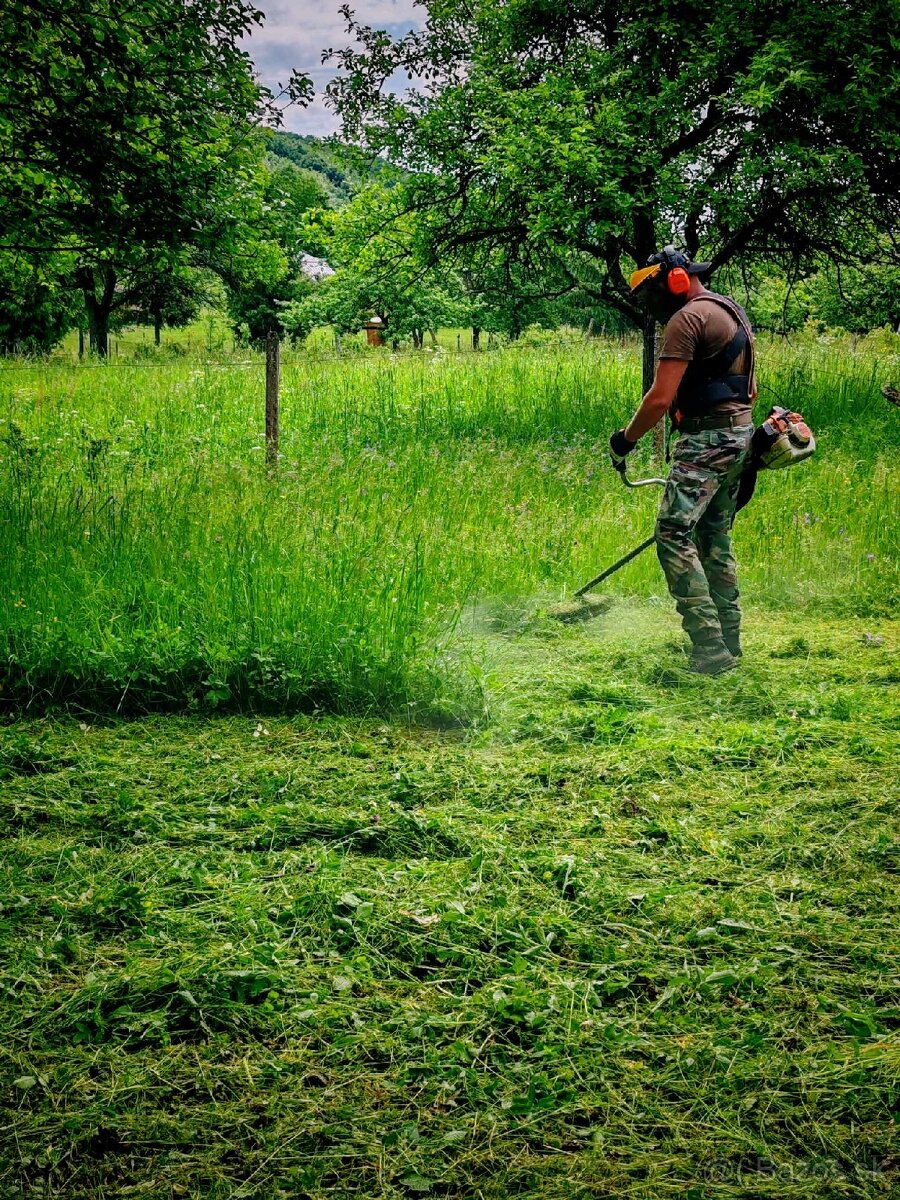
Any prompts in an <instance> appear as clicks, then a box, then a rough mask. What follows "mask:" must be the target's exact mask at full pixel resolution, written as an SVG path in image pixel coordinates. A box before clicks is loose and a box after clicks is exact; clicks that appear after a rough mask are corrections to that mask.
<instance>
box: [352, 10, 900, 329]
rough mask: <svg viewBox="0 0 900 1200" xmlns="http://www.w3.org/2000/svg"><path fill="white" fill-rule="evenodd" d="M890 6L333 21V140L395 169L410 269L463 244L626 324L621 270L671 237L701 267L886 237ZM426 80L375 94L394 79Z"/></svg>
mask: <svg viewBox="0 0 900 1200" xmlns="http://www.w3.org/2000/svg"><path fill="white" fill-rule="evenodd" d="M891 8H892V6H891V5H890V4H887V3H886V2H885V0H866V2H865V3H857V4H853V5H850V6H848V5H847V4H845V3H844V2H843V0H803V2H802V3H797V2H792V3H790V4H787V3H781V2H778V3H774V4H773V3H769V2H768V0H755V2H754V3H750V4H747V3H746V2H745V0H725V2H723V3H719V4H716V5H712V6H710V5H706V4H699V3H688V4H686V5H685V4H682V3H677V4H676V3H672V2H671V0H657V2H655V3H650V4H648V3H646V0H640V2H638V0H630V2H628V3H625V4H622V3H620V2H618V0H616V2H615V3H613V2H612V0H610V2H608V3H592V4H585V3H581V2H580V0H552V2H550V3H547V2H545V0H524V2H522V3H516V4H508V5H503V6H500V7H497V6H491V5H486V4H485V5H476V6H474V7H470V8H468V9H466V10H465V11H462V10H460V8H459V6H454V5H448V4H446V3H444V2H443V0H428V2H427V3H426V4H425V5H424V10H425V11H424V13H423V22H422V28H421V29H420V30H419V31H417V32H413V33H410V34H409V35H408V36H406V37H402V38H400V39H398V40H396V41H394V40H392V39H391V37H390V36H389V35H388V34H386V33H384V32H379V31H376V30H372V29H370V28H367V27H366V26H364V25H362V24H360V23H359V22H358V21H357V20H356V19H355V18H354V17H353V15H352V13H349V12H348V14H347V20H348V31H349V33H350V35H351V36H352V38H353V40H354V42H355V46H354V47H351V48H348V49H346V50H343V51H340V52H338V53H336V54H334V55H333V59H334V61H336V63H337V64H338V65H339V66H340V67H342V68H343V73H342V75H341V76H340V77H339V78H337V79H335V80H334V81H333V82H332V84H331V85H330V88H329V92H330V97H331V101H332V103H333V105H334V106H335V108H336V110H337V111H338V113H339V114H340V115H341V117H342V118H343V123H344V131H345V134H346V136H347V137H348V138H350V139H351V140H354V141H356V142H358V143H359V144H360V145H363V146H365V147H367V148H368V150H369V151H370V152H371V153H382V154H384V155H385V156H386V157H387V158H388V159H390V160H392V161H395V162H398V163H402V164H403V165H404V166H405V167H406V168H407V169H409V170H410V172H411V178H410V181H409V188H408V190H407V191H406V192H405V193H404V194H401V193H399V192H398V194H397V195H396V197H395V201H396V208H397V212H398V214H399V213H401V212H403V211H406V210H407V209H408V208H409V207H411V206H412V207H414V208H415V209H416V210H417V211H419V212H421V213H422V214H424V216H425V222H424V228H425V231H426V238H427V246H428V250H429V258H430V261H431V262H433V263H437V262H439V261H440V262H442V264H443V265H445V266H446V265H447V264H448V262H449V261H450V259H451V258H452V259H453V260H454V261H455V260H457V259H458V258H466V257H468V256H470V255H471V254H472V252H473V248H474V247H477V246H479V245H485V246H488V247H490V252H491V253H492V254H493V253H497V252H498V251H502V252H503V254H504V256H505V257H506V258H507V259H512V260H515V261H516V262H518V263H520V264H522V265H523V266H524V267H525V268H526V269H529V270H537V271H538V272H547V271H551V272H553V271H556V272H559V273H560V274H561V275H562V276H563V277H566V276H568V278H569V279H570V281H577V282H578V283H579V285H580V286H582V287H583V288H585V289H586V290H589V291H590V292H592V293H594V294H596V295H597V296H598V297H599V298H600V299H602V300H604V301H606V302H608V303H613V304H615V305H616V306H618V307H619V308H620V309H621V310H622V311H623V312H625V313H627V314H629V315H630V316H631V317H633V318H634V319H635V320H641V317H640V314H639V313H637V311H636V310H635V308H634V306H633V304H632V302H631V300H630V298H629V295H628V289H627V284H626V282H625V279H624V277H623V272H622V265H623V262H624V261H627V260H628V259H631V260H636V261H638V262H641V261H643V260H644V259H645V258H646V256H647V255H648V254H649V253H650V252H651V251H652V250H653V249H654V248H655V247H656V245H658V244H659V243H660V242H661V241H662V240H669V239H671V238H672V237H673V236H678V237H683V239H684V241H685V243H686V245H687V248H688V250H689V251H690V252H691V253H695V252H696V251H697V250H699V249H700V248H701V247H702V249H703V251H704V252H705V253H706V254H710V255H712V257H713V259H714V261H715V263H717V264H724V263H727V262H729V261H732V260H736V259H740V260H741V261H742V262H743V263H745V264H746V263H747V260H748V259H749V258H751V257H752V256H754V255H755V256H757V257H758V258H760V259H767V260H772V259H777V258H783V259H785V260H787V261H788V262H789V263H791V264H796V262H798V261H799V262H800V263H802V264H805V265H807V266H810V265H812V259H813V257H814V256H816V255H820V254H823V253H824V254H826V255H828V254H830V253H834V254H839V255H841V256H845V257H846V256H847V255H851V254H853V253H857V252H862V251H866V250H868V249H869V248H870V247H871V245H872V244H873V242H874V241H875V240H876V236H877V234H878V233H879V232H880V231H883V230H885V229H891V228H896V225H897V217H898V209H897V204H898V201H897V189H896V184H895V180H894V177H893V175H894V172H893V168H892V166H891V164H892V163H893V162H894V161H895V160H896V157H897V153H898V150H900V133H898V130H900V120H898V104H900V101H898V96H897V91H896V89H895V87H894V85H893V71H892V69H891V68H892V64H893V61H894V58H895V53H896V47H895V45H894V42H893V33H892V21H891V18H890V16H889V12H890V11H891ZM398 70H399V71H403V72H405V73H406V74H408V75H409V76H411V77H412V78H420V79H423V80H426V81H427V86H426V87H422V88H420V89H415V88H414V89H413V90H412V91H410V92H408V93H405V94H402V95H397V94H394V93H387V92H385V91H384V90H383V89H382V86H381V84H382V80H384V79H386V78H388V77H389V76H390V75H391V74H392V72H394V71H398Z"/></svg>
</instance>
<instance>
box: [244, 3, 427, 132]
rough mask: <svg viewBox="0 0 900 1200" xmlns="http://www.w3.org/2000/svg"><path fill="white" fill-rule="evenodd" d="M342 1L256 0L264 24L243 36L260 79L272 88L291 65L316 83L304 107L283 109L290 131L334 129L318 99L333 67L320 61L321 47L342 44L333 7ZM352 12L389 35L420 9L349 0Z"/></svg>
mask: <svg viewBox="0 0 900 1200" xmlns="http://www.w3.org/2000/svg"><path fill="white" fill-rule="evenodd" d="M341 2H342V0H256V4H257V7H258V8H260V9H262V11H263V12H264V13H265V14H266V20H265V24H264V25H263V27H262V29H258V30H257V31H256V32H255V33H254V34H253V35H252V36H251V37H250V38H249V39H248V41H247V49H248V50H249V51H250V54H251V56H252V58H253V61H254V62H255V63H256V67H257V70H258V71H259V74H260V78H261V80H262V82H263V83H264V84H266V85H267V86H268V87H270V88H271V89H272V90H273V91H275V90H276V89H277V85H278V83H279V82H281V83H284V82H285V80H286V79H287V78H288V76H289V74H290V72H291V70H292V69H295V70H300V71H306V72H308V73H309V75H311V76H312V80H313V83H314V84H315V87H316V99H315V101H314V102H313V103H312V104H311V105H310V106H309V107H308V108H306V109H288V111H287V112H286V113H285V115H284V128H285V129H290V130H293V132H294V133H315V134H318V135H319V136H322V135H324V134H328V133H334V132H335V130H336V128H337V122H336V121H335V119H334V116H333V114H332V113H331V112H330V111H329V110H328V109H327V108H326V107H325V105H324V104H323V103H322V91H323V90H324V88H325V85H326V83H327V82H328V80H329V79H331V78H332V77H333V76H334V74H335V70H334V68H333V67H332V66H323V65H322V51H323V50H325V49H328V48H329V47H330V48H333V49H339V48H341V47H343V46H346V45H347V32H346V29H345V26H344V21H343V18H342V17H341V16H340V14H339V12H338V8H339V7H340V4H341ZM350 6H351V8H352V9H353V10H354V11H355V13H356V15H357V17H358V18H359V19H360V20H362V21H364V22H365V24H367V25H372V26H374V27H375V28H377V29H386V30H387V31H388V33H390V34H391V35H392V36H393V37H399V36H401V35H402V34H404V33H408V32H409V30H410V29H414V28H417V27H418V26H419V24H420V23H421V17H422V9H421V8H416V6H415V4H414V3H413V0H355V2H354V0H350Z"/></svg>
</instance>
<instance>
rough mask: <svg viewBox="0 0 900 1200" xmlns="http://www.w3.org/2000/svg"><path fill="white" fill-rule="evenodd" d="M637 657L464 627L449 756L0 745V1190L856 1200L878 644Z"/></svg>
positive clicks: (158, 733) (881, 650)
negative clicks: (468, 669) (475, 719)
mask: <svg viewBox="0 0 900 1200" xmlns="http://www.w3.org/2000/svg"><path fill="white" fill-rule="evenodd" d="M674 633H675V619H674V616H673V615H672V614H671V613H670V612H669V610H668V605H667V604H665V605H653V604H652V603H651V604H648V603H640V604H637V603H635V604H633V605H631V606H624V605H621V604H620V605H616V606H615V607H614V608H613V609H612V610H611V612H610V613H609V614H608V615H607V616H606V617H602V618H600V620H599V621H598V622H597V623H595V624H594V625H593V626H581V627H571V628H569V627H562V626H558V625H553V624H551V623H549V622H546V623H542V622H540V621H536V622H534V623H532V625H531V626H530V627H529V628H528V630H527V631H526V632H522V633H518V634H512V635H509V636H506V637H501V636H494V637H490V638H487V639H486V643H485V645H484V646H483V647H482V649H483V653H484V656H485V658H486V661H487V662H488V664H489V665H488V676H487V683H486V687H487V703H488V709H489V713H490V716H491V718H492V724H491V725H490V726H489V727H488V726H485V727H484V728H482V729H479V728H478V727H477V726H476V727H475V728H472V729H470V730H469V732H468V733H467V734H466V735H461V734H452V733H440V732H436V731H432V732H426V731H422V730H416V729H415V728H413V727H412V726H409V725H404V724H398V723H386V722H384V721H382V720H371V719H358V718H352V717H346V718H335V717H327V716H319V717H310V716H307V717H295V718H293V719H287V718H284V717H277V716H274V717H267V718H264V719H257V718H252V719H251V718H246V717H227V718H226V717H222V718H215V719H213V720H203V719H202V718H198V717H189V716H182V717H169V718H162V717H158V716H157V717H148V718H144V719H142V720H139V721H135V722H132V723H125V722H121V721H118V722H117V721H114V720H111V721H90V722H87V721H85V722H81V723H79V722H78V721H77V720H44V721H41V720H30V721H20V722H18V723H16V724H12V725H9V726H8V727H7V728H5V729H4V730H3V731H2V742H0V773H2V776H3V779H2V784H0V788H2V805H3V807H2V820H3V823H4V836H5V838H6V839H7V841H6V847H7V849H6V852H5V854H4V856H3V859H2V866H0V897H2V910H0V952H2V962H0V996H2V1009H0V1056H2V1059H0V1062H2V1068H0V1071H2V1074H0V1082H2V1089H3V1090H2V1095H3V1101H4V1105H5V1111H4V1113H3V1114H2V1116H0V1139H2V1149H0V1195H2V1196H4V1197H7V1196H8V1197H10V1198H12V1197H19V1196H22V1195H25V1196H35V1197H37V1196H41V1197H51V1196H53V1197H57V1196H58V1197H65V1198H66V1200H97V1198H98V1197H107V1196H108V1197H113V1196H116V1197H120V1196H121V1197H125V1196H140V1197H151V1198H154V1200H155V1198H159V1200H162V1198H163V1197H165V1198H167V1200H168V1198H170V1197H175V1196H178V1197H192V1198H196V1200H201V1198H202V1200H219V1198H222V1200H224V1198H225V1197H228V1198H229V1200H231V1198H234V1200H237V1198H238V1197H241V1198H246V1200H251V1198H252V1200H272V1198H274V1197H308V1198H309V1200H325V1198H326V1197H327V1198H329V1200H337V1198H345V1197H346V1198H348V1197H394V1198H400V1197H410V1196H417V1195H421V1196H428V1195H433V1196H446V1197H458V1198H460V1200H462V1198H467V1200H468V1198H474V1197H479V1198H481V1200H506V1198H507V1197H511V1196H517V1197H518V1196H533V1197H540V1200H557V1198H558V1200H563V1198H565V1200H580V1198H587V1197H601V1196H602V1197H609V1198H613V1197H640V1198H641V1200H665V1198H667V1197H668V1198H676V1197H677V1198H678V1200H720V1198H723V1197H753V1198H762V1197H772V1198H773V1200H774V1198H776V1197H777V1198H778V1200H800V1198H803V1200H837V1198H838V1197H840V1198H846V1197H873V1198H875V1197H887V1196H889V1195H896V1194H897V1191H898V1188H900V1161H898V1155H897V1146H898V1137H897V1126H896V1116H895V1114H896V1104H897V1100H898V1098H900V1088H898V1082H900V1042H898V1029H900V935H898V929H900V889H898V886H897V880H898V871H900V850H898V817H897V803H896V760H895V750H896V733H897V726H898V711H897V706H896V684H897V682H898V678H900V674H898V663H897V656H896V655H897V633H896V627H895V626H894V625H892V624H891V623H890V622H888V621H886V620H880V621H877V622H871V621H870V622H868V623H853V622H844V623H842V624H839V623H838V622H836V621H834V620H830V619H826V618H824V617H819V618H814V617H807V618H805V619H804V620H803V621H802V622H801V621H798V620H797V619H796V618H794V617H792V618H791V619H785V620H784V621H777V620H773V619H772V617H771V615H760V616H756V617H753V618H751V620H750V622H749V633H748V637H747V657H746V658H745V660H744V662H743V664H742V666H741V668H740V670H739V671H738V672H735V673H733V674H731V675H730V676H726V677H724V678H723V679H718V680H707V679H703V678H698V677H694V676H691V675H689V674H688V673H687V672H686V671H685V668H684V658H683V655H681V654H680V653H679V652H677V651H676V650H674V649H673V648H672V647H671V646H670V644H669V639H671V638H672V636H673V635H674Z"/></svg>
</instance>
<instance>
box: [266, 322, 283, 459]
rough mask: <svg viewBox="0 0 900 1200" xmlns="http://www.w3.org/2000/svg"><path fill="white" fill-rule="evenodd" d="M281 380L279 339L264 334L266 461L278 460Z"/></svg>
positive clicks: (272, 332) (272, 333)
mask: <svg viewBox="0 0 900 1200" xmlns="http://www.w3.org/2000/svg"><path fill="white" fill-rule="evenodd" d="M280 382H281V339H280V338H279V336H278V334H277V333H275V332H274V331H270V332H269V333H268V334H266V462H267V463H268V464H269V465H270V466H274V465H275V463H276V462H277V461H278V388H279V384H280Z"/></svg>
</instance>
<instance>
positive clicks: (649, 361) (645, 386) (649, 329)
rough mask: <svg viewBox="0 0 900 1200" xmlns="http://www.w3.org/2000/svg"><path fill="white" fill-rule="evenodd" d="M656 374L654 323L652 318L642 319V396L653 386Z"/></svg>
mask: <svg viewBox="0 0 900 1200" xmlns="http://www.w3.org/2000/svg"><path fill="white" fill-rule="evenodd" d="M655 374H656V322H655V321H654V320H653V318H652V317H645V318H644V363H643V377H642V380H641V390H642V392H643V394H644V395H646V394H647V392H649V391H650V388H651V387H652V386H653V376H654V375H655Z"/></svg>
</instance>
